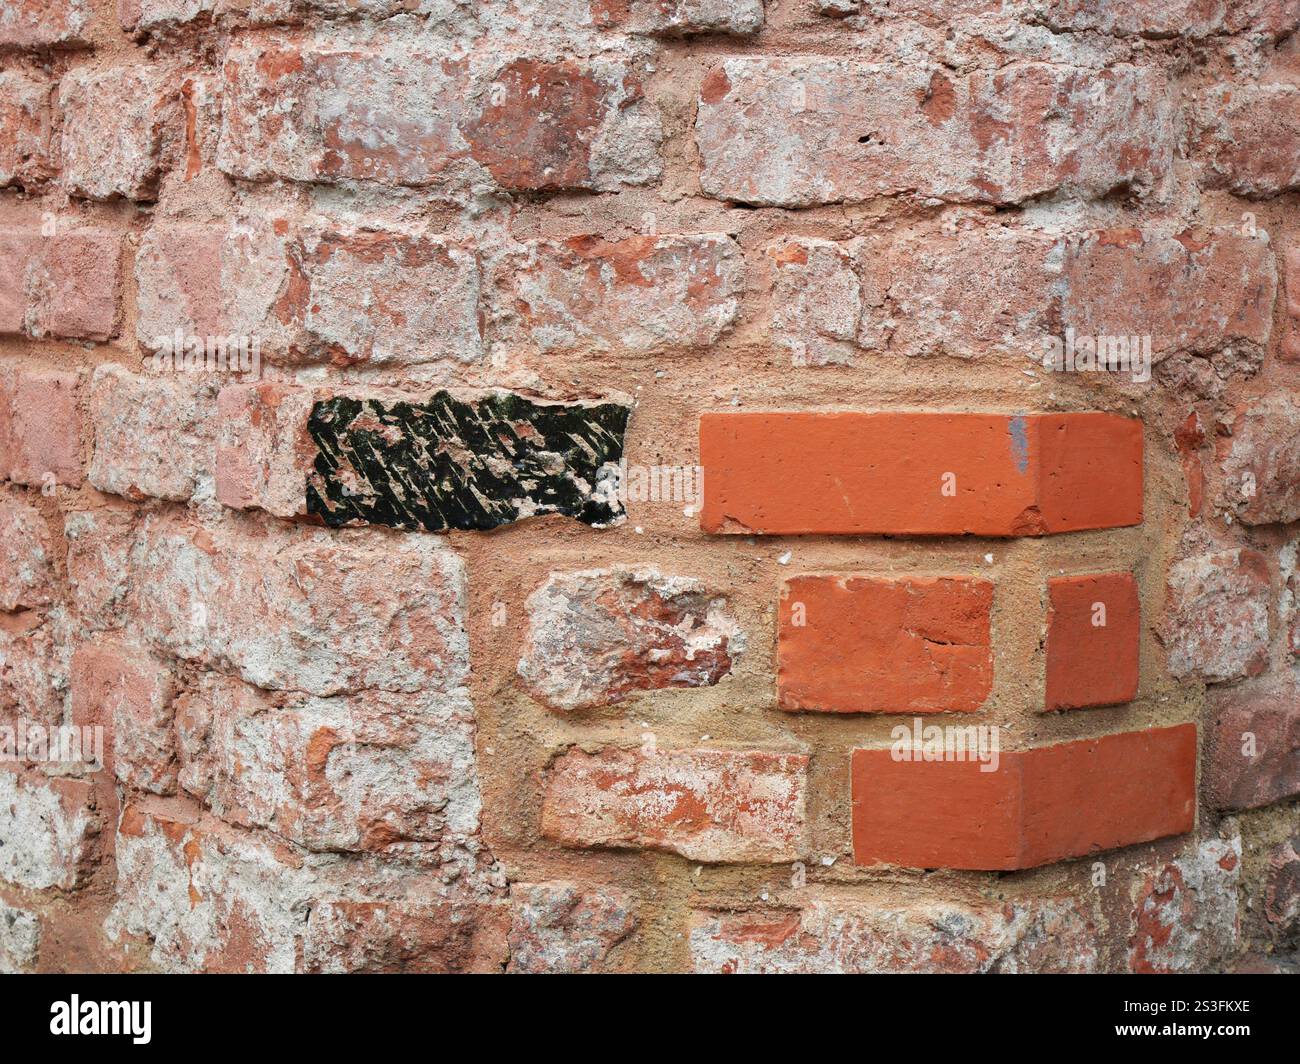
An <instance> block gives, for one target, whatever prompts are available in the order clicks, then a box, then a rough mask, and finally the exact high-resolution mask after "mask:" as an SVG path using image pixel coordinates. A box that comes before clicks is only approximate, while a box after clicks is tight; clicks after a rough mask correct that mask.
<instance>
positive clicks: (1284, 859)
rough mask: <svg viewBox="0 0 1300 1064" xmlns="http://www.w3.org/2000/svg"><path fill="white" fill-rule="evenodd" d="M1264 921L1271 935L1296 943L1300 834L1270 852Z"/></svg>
mask: <svg viewBox="0 0 1300 1064" xmlns="http://www.w3.org/2000/svg"><path fill="white" fill-rule="evenodd" d="M1264 919H1265V920H1266V921H1268V927H1269V931H1270V933H1271V934H1272V935H1274V936H1275V937H1276V938H1278V939H1280V940H1281V941H1283V942H1288V941H1294V940H1295V937H1296V932H1297V931H1300V835H1294V836H1292V837H1291V838H1290V839H1287V841H1286V842H1280V843H1278V844H1277V845H1276V846H1274V847H1273V848H1272V849H1271V850H1269V852H1268V872H1267V873H1266V878H1265V881H1264Z"/></svg>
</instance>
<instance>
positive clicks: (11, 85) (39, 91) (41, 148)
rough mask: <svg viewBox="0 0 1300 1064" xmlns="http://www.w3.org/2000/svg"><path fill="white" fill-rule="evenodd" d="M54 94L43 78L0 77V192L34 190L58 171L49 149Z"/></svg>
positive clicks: (13, 72)
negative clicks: (12, 188)
mask: <svg viewBox="0 0 1300 1064" xmlns="http://www.w3.org/2000/svg"><path fill="white" fill-rule="evenodd" d="M53 94H54V85H53V83H52V82H50V81H49V80H47V79H45V78H37V77H31V76H29V75H27V74H24V73H22V72H21V71H17V70H7V71H4V72H3V73H0V188H4V187H7V186H10V185H17V186H19V187H21V188H36V187H38V186H39V185H41V184H42V183H43V182H44V181H47V180H48V179H49V178H50V177H51V176H52V175H53V174H54V172H55V170H56V169H57V163H56V162H55V161H54V159H53V157H52V153H51V146H50V130H51V126H52V124H53V113H52V108H51V103H52V97H53Z"/></svg>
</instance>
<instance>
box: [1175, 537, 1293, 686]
mask: <svg viewBox="0 0 1300 1064" xmlns="http://www.w3.org/2000/svg"><path fill="white" fill-rule="evenodd" d="M1272 584H1273V576H1272V571H1271V569H1270V566H1269V563H1268V559H1266V558H1265V557H1264V556H1263V555H1262V554H1260V553H1259V552H1257V551H1253V550H1246V549H1235V550H1230V551H1222V552H1220V553H1217V554H1201V555H1196V556H1194V557H1191V558H1185V559H1183V560H1182V561H1180V562H1176V563H1175V564H1174V565H1172V566H1171V567H1170V569H1169V580H1168V594H1167V604H1166V613H1167V621H1166V626H1165V644H1166V646H1167V647H1168V651H1169V671H1170V672H1172V673H1173V674H1174V675H1175V676H1177V677H1184V676H1191V675H1196V676H1199V677H1201V678H1202V679H1203V680H1205V681H1206V682H1207V683H1219V682H1221V681H1223V680H1236V679H1240V678H1241V677H1243V676H1257V675H1259V674H1260V673H1261V672H1263V671H1264V669H1265V668H1266V667H1267V665H1268V644H1269V638H1270V634H1271V626H1270V620H1269V608H1270V604H1271V602H1272V598H1273V589H1272Z"/></svg>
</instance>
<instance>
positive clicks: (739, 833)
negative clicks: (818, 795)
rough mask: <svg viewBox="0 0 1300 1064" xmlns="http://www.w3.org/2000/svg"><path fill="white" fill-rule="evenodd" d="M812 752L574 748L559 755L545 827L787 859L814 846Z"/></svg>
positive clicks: (681, 849) (624, 842)
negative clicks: (810, 842) (810, 831)
mask: <svg viewBox="0 0 1300 1064" xmlns="http://www.w3.org/2000/svg"><path fill="white" fill-rule="evenodd" d="M807 771H808V758H806V757H804V756H803V755H800V754H770V753H760V752H757V751H749V752H733V751H726V750H659V749H643V750H640V751H637V750H618V749H613V748H606V749H604V750H601V751H599V752H598V753H595V754H587V753H583V752H582V751H580V750H569V751H567V752H566V753H564V754H562V755H561V756H560V757H559V758H558V759H557V760H556V761H555V762H554V764H552V765H551V767H550V769H549V770H548V772H547V776H546V790H545V794H544V797H543V802H542V834H543V835H544V836H545V837H546V838H548V839H553V840H554V841H556V842H559V843H561V844H562V845H565V846H600V847H612V848H615V849H652V850H664V851H667V852H668V853H676V854H681V855H682V856H683V857H686V858H688V859H689V860H692V861H702V862H704V863H706V864H719V863H726V862H759V863H777V864H779V863H782V862H788V861H793V860H796V859H797V858H798V857H799V856H800V855H801V854H802V853H803V852H804V847H805V841H804V839H805V831H806V823H805V821H806V817H807V806H806V802H807V797H806V791H807Z"/></svg>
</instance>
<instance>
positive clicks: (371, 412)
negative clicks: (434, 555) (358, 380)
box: [307, 391, 631, 532]
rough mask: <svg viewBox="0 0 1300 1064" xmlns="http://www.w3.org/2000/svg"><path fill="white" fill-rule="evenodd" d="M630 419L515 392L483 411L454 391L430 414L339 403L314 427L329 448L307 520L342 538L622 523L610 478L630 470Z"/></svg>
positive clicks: (321, 457)
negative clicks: (358, 527)
mask: <svg viewBox="0 0 1300 1064" xmlns="http://www.w3.org/2000/svg"><path fill="white" fill-rule="evenodd" d="M630 414H631V408H630V407H627V406H622V405H620V404H617V403H600V404H591V405H587V404H558V403H551V404H544V403H534V402H532V401H530V400H528V399H524V398H521V397H520V396H517V395H511V394H509V393H504V392H503V393H498V394H493V395H489V396H487V397H485V398H482V399H478V400H474V401H472V402H466V401H464V400H460V399H456V398H454V397H453V396H452V395H451V394H450V393H448V392H445V391H443V392H438V393H436V394H435V395H434V396H433V397H432V398H431V399H430V400H428V401H427V402H424V403H408V402H401V401H397V402H385V401H381V400H378V399H353V398H349V397H347V396H335V397H334V398H331V399H327V400H324V401H321V402H318V403H316V404H315V405H314V406H313V407H312V412H311V417H310V419H309V420H308V423H307V429H308V432H309V433H310V435H311V438H312V439H313V440H314V441H315V443H316V447H317V448H318V454H317V456H316V459H315V462H314V467H315V472H314V473H312V474H309V475H308V478H307V512H308V513H309V514H315V515H317V516H319V517H320V518H321V519H322V520H323V521H324V522H325V524H327V525H329V526H331V527H335V528H337V527H339V526H341V525H347V524H356V523H366V524H373V525H388V526H389V527H391V528H404V529H425V530H427V531H430V532H441V531H444V530H446V529H450V528H459V529H487V528H496V527H498V526H499V525H504V524H509V523H510V522H511V521H518V520H520V519H521V518H524V517H532V516H535V515H539V514H550V513H558V514H565V515H566V516H568V517H573V518H576V519H577V520H579V521H582V522H583V523H585V524H588V525H592V526H593V527H596V528H600V527H603V526H605V525H609V524H612V523H614V522H615V521H617V520H619V519H620V518H621V517H622V516H623V506H622V504H621V502H620V501H619V500H618V499H617V497H615V494H614V493H613V492H612V491H605V490H602V486H601V478H600V470H601V468H602V467H603V466H605V465H607V464H610V465H612V466H614V467H616V466H617V465H618V462H619V460H620V458H622V455H623V437H624V433H625V432H626V431H627V421H628V417H629V415H630ZM605 483H609V484H612V483H615V481H605Z"/></svg>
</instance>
